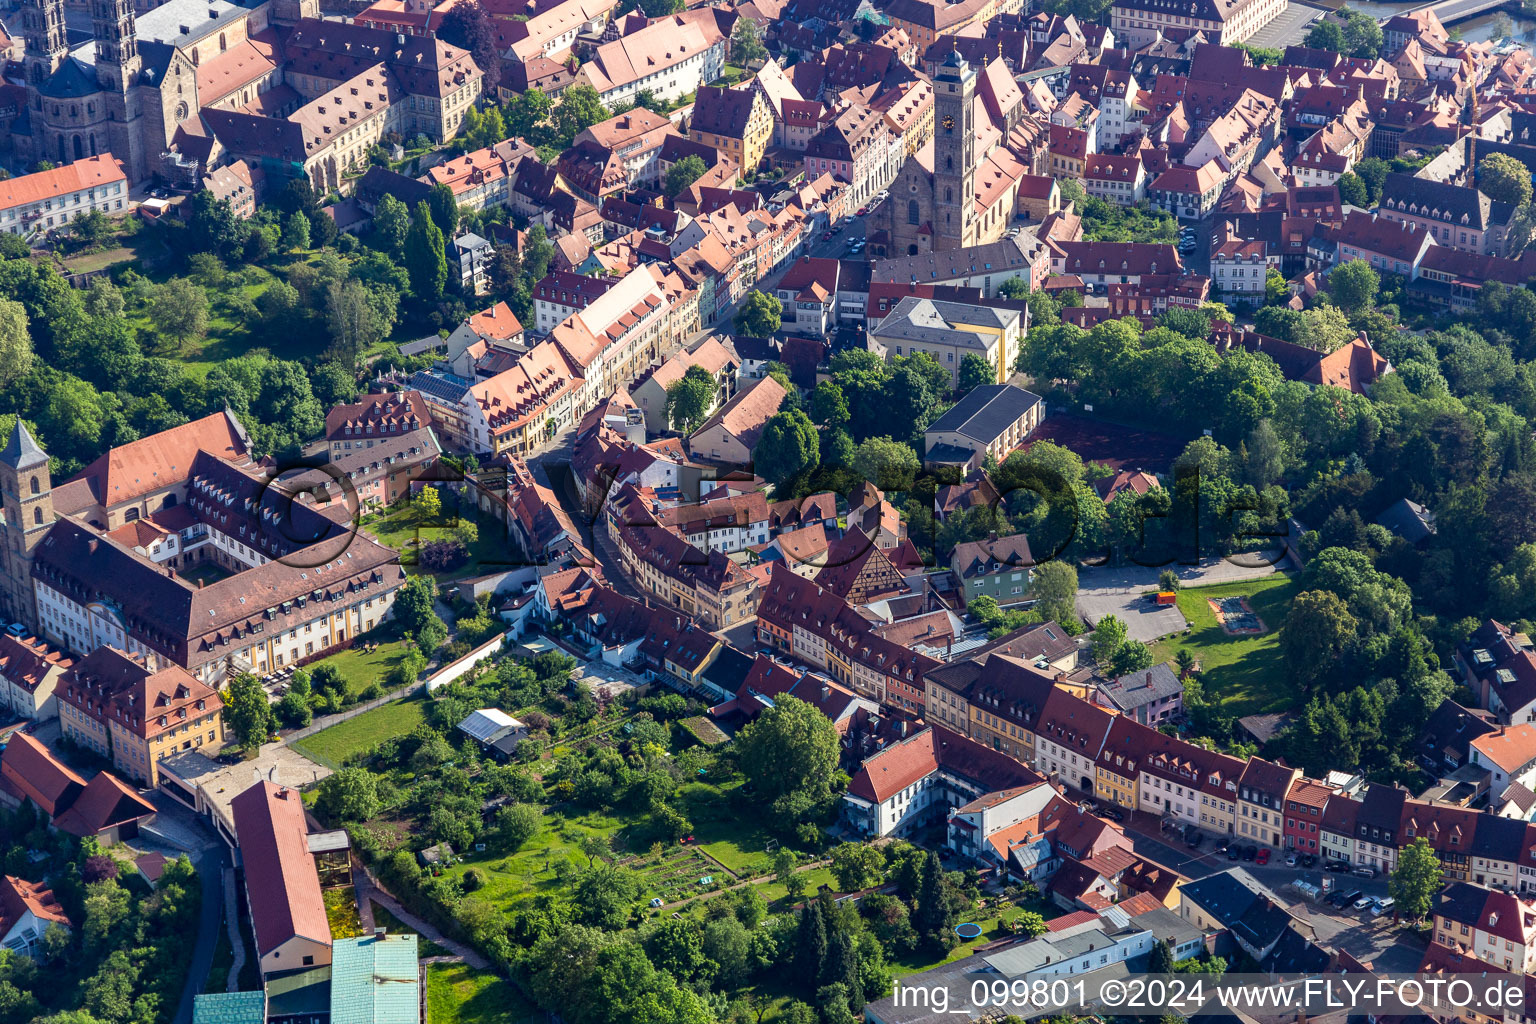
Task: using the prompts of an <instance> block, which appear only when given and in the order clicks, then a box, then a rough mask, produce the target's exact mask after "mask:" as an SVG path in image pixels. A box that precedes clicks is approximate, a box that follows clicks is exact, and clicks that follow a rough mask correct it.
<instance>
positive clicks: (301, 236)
mask: <svg viewBox="0 0 1536 1024" xmlns="http://www.w3.org/2000/svg"><path fill="white" fill-rule="evenodd" d="M283 248H285V249H287V250H288V251H289V252H298V251H300V250H303V249H308V248H309V218H308V217H306V216H305V215H304V214H302V213H298V212H295V213H290V214H289V215H288V217H287V219H286V220H284V221H283Z"/></svg>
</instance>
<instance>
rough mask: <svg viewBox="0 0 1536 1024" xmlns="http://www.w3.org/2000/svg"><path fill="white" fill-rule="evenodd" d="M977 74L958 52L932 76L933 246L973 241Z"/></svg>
mask: <svg viewBox="0 0 1536 1024" xmlns="http://www.w3.org/2000/svg"><path fill="white" fill-rule="evenodd" d="M975 97H976V72H975V70H974V69H973V68H972V67H971V66H970V65H969V64H967V63H966V62H965V60H964V59H963V58H962V57H961V56H960V54H959V53H958V52H953V51H952V52H951V53H950V55H949V57H948V59H946V60H945V61H944V63H943V64H942V65H941V66H940V67H939V71H938V74H936V75H934V76H933V105H934V110H933V114H934V127H933V248H934V249H935V250H944V249H958V248H960V247H961V246H966V245H970V244H972V242H973V240H974V238H975V231H974V230H973V224H972V222H973V220H974V219H975V216H976V125H975V123H974V121H973V118H974V112H973V111H974V106H973V101H974V99H975Z"/></svg>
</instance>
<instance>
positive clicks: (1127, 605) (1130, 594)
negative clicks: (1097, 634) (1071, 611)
mask: <svg viewBox="0 0 1536 1024" xmlns="http://www.w3.org/2000/svg"><path fill="white" fill-rule="evenodd" d="M1077 610H1078V611H1079V612H1081V613H1082V615H1083V618H1085V619H1087V620H1088V622H1089V624H1090V625H1094V626H1097V625H1098V623H1099V620H1100V619H1102V618H1103V617H1104V616H1106V615H1114V616H1116V617H1118V618H1119V619H1120V621H1121V622H1124V623H1125V634H1126V637H1127V638H1128V639H1131V640H1137V641H1140V642H1141V643H1151V642H1152V641H1154V640H1160V639H1162V638H1163V637H1165V636H1168V635H1169V634H1170V633H1178V632H1181V631H1183V629H1184V628H1185V627H1186V626H1188V625H1189V622H1188V621H1187V620H1186V619H1185V618H1184V613H1183V612H1181V611H1179V608H1178V605H1172V604H1170V605H1157V604H1154V603H1153V602H1152V601H1151V600H1150V599H1149V598H1148V597H1147V596H1146V595H1145V594H1144V593H1143V592H1142V590H1141V588H1140V587H1136V588H1128V589H1125V590H1094V591H1078V594H1077Z"/></svg>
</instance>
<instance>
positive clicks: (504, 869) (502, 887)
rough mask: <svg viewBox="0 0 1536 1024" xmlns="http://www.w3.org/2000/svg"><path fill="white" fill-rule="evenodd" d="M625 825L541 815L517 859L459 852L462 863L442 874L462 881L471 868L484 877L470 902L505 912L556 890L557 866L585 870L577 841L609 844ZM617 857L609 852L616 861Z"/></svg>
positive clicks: (492, 852) (593, 814) (604, 818)
mask: <svg viewBox="0 0 1536 1024" xmlns="http://www.w3.org/2000/svg"><path fill="white" fill-rule="evenodd" d="M624 825H625V822H624V821H623V820H621V819H619V818H615V817H611V816H609V815H606V814H602V813H601V812H598V811H590V812H588V813H586V814H581V815H576V816H572V817H562V816H558V815H549V814H546V815H544V818H543V827H542V828H540V829H539V831H538V833H537V834H536V835H535V836H534V837H533V838H532V839H530V840H528V842H526V843H524V844H523V846H522V849H520V850H518V851H517V852H516V853H514V854H511V855H510V856H509V855H507V854H506V853H505V852H504V851H498V850H496V849H494V848H492V849H487V850H485V851H482V852H478V853H477V852H475V851H474V850H464V851H461V852H462V853H463V857H464V859H463V860H462V861H461V862H460V863H457V864H454V865H453V866H451V867H449V868H448V869H447V870H446V872H445V874H448V875H463V873H464V872H465V871H468V870H469V869H470V868H478V869H479V871H480V873H481V874H482V875H483V876H485V885H484V887H483V888H481V889H479V890H477V891H476V892H475V896H476V897H477V898H479V899H484V900H490V901H491V902H493V903H496V904H499V905H501V906H508V905H510V904H512V903H515V902H517V901H518V900H521V899H524V898H526V897H529V896H534V895H537V894H539V893H543V892H554V891H556V890H558V889H560V888H561V886H560V883H559V881H558V880H557V878H556V875H555V868H556V866H557V865H558V864H559V863H560V862H561V861H564V860H569V861H570V862H571V863H572V864H573V865H574V866H575V867H576V868H578V869H580V868H585V867H586V866H587V857H586V855H585V854H584V853H582V852H581V841H582V839H584V838H586V837H587V836H598V837H599V838H601V839H604V840H606V841H608V842H609V843H612V842H613V840H614V837H615V836H617V835H618V834H619V833H620V832H621V831H622V830H623V828H624ZM622 852H623V851H622V850H620V849H617V848H615V849H614V854H615V855H619V854H621V853H622Z"/></svg>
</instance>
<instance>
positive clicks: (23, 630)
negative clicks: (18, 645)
mask: <svg viewBox="0 0 1536 1024" xmlns="http://www.w3.org/2000/svg"><path fill="white" fill-rule="evenodd" d="M5 631H6V632H7V633H9V634H11V636H18V637H19V636H26V635H27V632H28V630H27V627H26V624H25V623H21V622H13V623H11V624H10V625H9V626H6V627H5Z"/></svg>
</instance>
